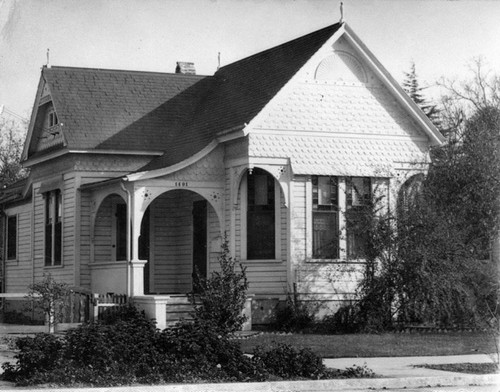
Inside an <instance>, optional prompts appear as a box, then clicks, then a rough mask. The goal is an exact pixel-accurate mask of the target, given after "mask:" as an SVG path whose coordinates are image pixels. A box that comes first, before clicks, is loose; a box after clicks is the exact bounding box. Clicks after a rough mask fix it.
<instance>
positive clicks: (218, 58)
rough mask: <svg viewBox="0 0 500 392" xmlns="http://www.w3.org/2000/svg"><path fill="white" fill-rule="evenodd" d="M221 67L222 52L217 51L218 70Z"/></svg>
mask: <svg viewBox="0 0 500 392" xmlns="http://www.w3.org/2000/svg"><path fill="white" fill-rule="evenodd" d="M219 68H220V52H217V71H218V70H219Z"/></svg>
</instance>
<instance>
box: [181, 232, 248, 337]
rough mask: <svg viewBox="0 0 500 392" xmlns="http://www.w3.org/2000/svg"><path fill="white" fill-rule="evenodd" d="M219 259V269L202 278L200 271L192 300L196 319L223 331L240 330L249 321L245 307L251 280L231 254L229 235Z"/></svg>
mask: <svg viewBox="0 0 500 392" xmlns="http://www.w3.org/2000/svg"><path fill="white" fill-rule="evenodd" d="M218 262H219V267H220V269H219V270H218V271H212V273H211V275H210V277H208V278H202V277H200V276H199V275H198V274H197V278H196V280H195V292H194V293H193V294H192V295H191V296H190V300H191V303H192V304H193V305H194V313H193V316H194V319H195V320H198V321H200V322H202V323H210V324H211V325H212V327H213V328H215V329H217V330H219V331H220V333H221V334H227V333H232V332H235V331H239V330H240V329H241V327H242V325H243V323H244V322H245V321H246V316H245V315H243V313H242V311H243V308H244V306H245V301H246V299H247V290H248V280H247V276H246V268H245V267H244V266H242V265H241V264H240V263H238V262H237V261H236V260H235V259H234V258H233V257H232V256H231V253H230V251H229V243H228V240H227V236H225V238H224V241H223V242H222V244H221V254H220V256H219V258H218ZM238 269H239V271H238Z"/></svg>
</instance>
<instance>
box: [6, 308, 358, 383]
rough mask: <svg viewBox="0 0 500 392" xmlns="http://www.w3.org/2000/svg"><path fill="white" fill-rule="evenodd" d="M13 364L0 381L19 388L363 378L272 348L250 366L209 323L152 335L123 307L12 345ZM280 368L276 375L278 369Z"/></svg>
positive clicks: (305, 354) (151, 328)
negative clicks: (91, 320)
mask: <svg viewBox="0 0 500 392" xmlns="http://www.w3.org/2000/svg"><path fill="white" fill-rule="evenodd" d="M16 344H17V348H18V350H19V352H18V354H17V355H16V356H15V358H16V359H17V363H16V364H14V365H13V364H10V363H7V364H4V365H3V366H2V367H3V369H4V374H3V375H2V378H3V379H4V380H7V381H14V382H16V383H17V384H18V385H20V386H24V385H36V384H52V385H66V386H68V385H69V386H83V385H92V386H111V385H128V384H132V383H143V384H159V383H165V382H191V383H192V382H234V381H264V380H280V379H319V378H334V377H348V376H351V377H353V376H364V377H366V372H365V373H363V374H358V373H357V374H354V375H353V374H352V372H351V373H348V372H347V373H346V372H342V371H332V370H328V369H326V368H325V366H324V365H323V363H322V359H321V357H319V356H318V355H316V354H314V353H313V352H312V351H310V350H297V349H295V348H294V347H292V346H289V345H288V346H287V345H279V346H272V347H271V348H269V347H267V348H266V349H263V348H258V349H256V350H255V352H254V355H253V358H250V357H249V356H247V355H245V354H244V353H243V352H242V350H241V348H240V345H239V342H237V341H232V340H230V338H229V335H228V334H221V333H220V330H219V329H218V328H217V327H215V326H214V325H213V323H211V322H208V321H202V320H194V321H193V322H192V323H184V324H180V325H178V326H177V327H174V328H167V329H165V330H163V331H159V330H158V329H156V328H155V324H154V323H153V322H151V321H150V320H148V319H147V318H146V316H145V315H144V313H143V312H139V311H137V310H136V309H135V308H133V307H132V306H131V305H126V306H124V307H122V308H121V309H120V311H119V312H118V314H116V313H115V314H114V315H113V316H112V317H110V318H109V319H105V320H101V321H99V322H96V323H91V324H84V325H82V326H80V327H79V328H77V329H75V330H72V331H69V332H68V333H67V334H66V335H64V336H56V335H49V334H38V335H36V336H35V337H25V338H20V339H18V341H17V343H16ZM283 363H286V364H287V368H288V370H287V372H286V373H283V371H282V368H280V367H279V366H278V365H279V364H283Z"/></svg>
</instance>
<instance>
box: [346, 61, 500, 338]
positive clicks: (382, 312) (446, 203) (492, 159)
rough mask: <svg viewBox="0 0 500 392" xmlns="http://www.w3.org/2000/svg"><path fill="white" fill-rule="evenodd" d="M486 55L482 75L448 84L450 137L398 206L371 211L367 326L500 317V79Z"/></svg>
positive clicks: (360, 311)
mask: <svg viewBox="0 0 500 392" xmlns="http://www.w3.org/2000/svg"><path fill="white" fill-rule="evenodd" d="M476 64H477V68H476V72H475V73H474V77H473V79H472V81H469V82H463V83H461V84H460V86H461V87H457V84H456V83H453V84H450V85H448V86H449V90H448V91H449V95H448V96H447V97H446V98H445V100H444V101H445V102H447V103H448V104H449V106H447V107H445V108H444V110H443V112H442V117H441V118H442V120H443V122H442V123H443V124H444V125H445V126H446V127H447V130H448V131H449V138H448V142H447V143H446V144H445V145H443V146H440V147H438V148H436V149H435V150H434V151H433V154H432V162H431V165H430V168H429V172H428V175H427V176H426V177H425V178H424V177H423V176H422V179H423V180H422V183H421V184H420V185H419V186H417V187H415V188H414V190H416V191H415V192H413V197H411V198H406V200H405V203H404V208H399V210H398V211H397V214H395V215H390V214H388V215H386V216H384V217H375V215H374V214H373V213H371V215H370V213H369V212H367V216H368V217H370V216H372V218H370V219H369V221H370V222H371V223H369V224H366V225H364V226H365V228H370V230H369V233H368V234H369V238H370V241H368V242H367V244H368V245H369V249H368V250H369V251H367V252H366V254H367V256H368V257H367V259H368V260H367V270H366V275H365V279H364V280H363V282H362V284H361V286H360V289H359V291H360V297H361V300H360V302H359V303H358V304H357V305H356V306H355V312H356V314H357V318H356V320H355V321H356V322H357V323H358V324H359V325H361V326H362V327H363V328H365V329H386V328H391V327H393V326H394V322H395V321H399V322H402V323H430V324H433V325H446V326H451V325H462V326H463V325H465V326H482V327H484V326H489V327H493V328H495V325H496V326H498V315H499V313H498V310H499V306H498V301H499V297H498V294H499V279H498V265H497V261H495V260H491V259H489V258H488V256H489V255H488V251H489V249H490V246H489V245H490V244H491V241H492V240H493V239H494V238H495V237H496V236H497V235H498V231H499V220H500V218H499V215H500V105H499V103H500V100H499V99H498V96H499V91H500V90H499V87H500V83H498V77H497V76H495V75H493V76H491V75H490V76H489V78H485V75H483V74H481V71H482V68H481V66H480V65H481V64H480V63H476ZM450 109H453V110H450ZM374 204H375V203H374Z"/></svg>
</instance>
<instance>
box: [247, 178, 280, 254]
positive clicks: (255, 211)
mask: <svg viewBox="0 0 500 392" xmlns="http://www.w3.org/2000/svg"><path fill="white" fill-rule="evenodd" d="M246 218H247V219H246V221H247V222H246V223H247V243H246V245H247V257H246V258H247V259H248V260H266V259H275V257H276V196H275V184H274V177H273V176H272V175H270V174H269V173H267V172H265V171H264V170H261V169H257V168H256V169H254V170H253V171H252V173H251V174H250V173H248V175H247V214H246Z"/></svg>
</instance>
